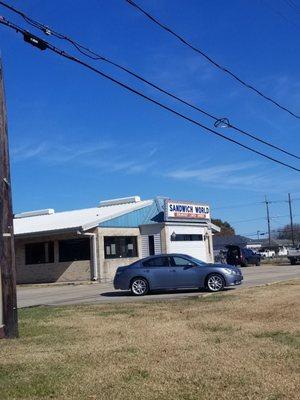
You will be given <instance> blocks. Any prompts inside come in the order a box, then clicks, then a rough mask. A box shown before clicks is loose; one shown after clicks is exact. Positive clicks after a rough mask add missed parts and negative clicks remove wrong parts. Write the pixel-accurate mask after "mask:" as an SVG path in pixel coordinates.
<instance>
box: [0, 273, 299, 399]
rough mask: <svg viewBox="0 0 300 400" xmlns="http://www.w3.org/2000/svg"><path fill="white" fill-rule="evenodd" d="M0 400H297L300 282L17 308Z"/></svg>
mask: <svg viewBox="0 0 300 400" xmlns="http://www.w3.org/2000/svg"><path fill="white" fill-rule="evenodd" d="M19 315H20V338H19V339H17V340H2V341H1V342H0V352H1V357H0V399H1V400H14V399H29V400H31V399H32V400H37V399H66V400H73V399H80V400H82V399H84V400H85V399H97V400H98V399H99V400H106V399H107V400H137V399H139V400H141V399H145V400H154V399H156V400H160V399H163V400H210V399H212V398H218V399H219V400H233V399H234V400H256V399H261V400H282V399H286V400H296V399H297V400H298V398H299V391H300V379H299V378H300V326H299V321H300V280H294V281H291V282H285V283H278V284H273V285H270V286H265V287H256V288H249V289H245V290H243V291H234V290H231V291H226V292H223V293H217V294H212V295H208V296H206V295H205V296H199V297H190V298H185V299H181V300H174V301H172V302H170V301H153V302H146V301H144V302H143V301H142V302H134V303H130V304H128V303H127V304H119V303H118V304H116V303H114V304H97V305H90V304H89V305H77V306H64V307H32V308H26V309H21V310H20V312H19Z"/></svg>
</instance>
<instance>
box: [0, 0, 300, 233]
mask: <svg viewBox="0 0 300 400" xmlns="http://www.w3.org/2000/svg"><path fill="white" fill-rule="evenodd" d="M137 1H138V2H139V4H141V5H142V6H143V7H144V8H146V9H147V10H149V11H150V12H151V13H152V14H153V15H156V16H158V17H159V18H160V19H161V20H162V21H163V22H165V23H166V24H167V25H169V26H171V27H173V28H174V29H175V30H176V31H177V32H178V33H181V34H182V35H183V36H185V37H186V38H187V39H188V40H190V41H191V42H192V43H194V44H196V45H197V46H199V47H201V48H202V49H203V50H205V51H206V52H207V53H208V54H209V55H211V56H212V57H214V58H215V59H216V60H218V61H219V62H220V63H221V64H223V65H225V66H227V67H229V68H231V69H232V70H233V71H234V72H235V73H236V74H238V75H240V76H241V77H242V78H244V79H245V80H247V81H249V82H251V83H253V84H254V85H256V86H257V87H258V88H260V89H261V90H262V91H264V92H265V93H266V94H268V95H270V96H272V97H273V98H274V99H277V100H278V101H279V102H281V103H282V104H283V105H285V106H287V107H289V108H290V109H292V110H293V111H295V112H296V113H298V114H299V113H300V68H299V62H300V52H299V40H298V37H299V34H300V17H299V15H297V14H296V13H294V12H293V10H292V9H291V8H290V7H289V6H288V5H287V3H286V2H284V1H279V0H278V1H277V2H275V3H274V2H271V1H268V0H266V1H260V0H252V1H250V0H239V1H238V0H236V1H234V0H232V1H230V2H224V1H222V0H203V1H201V2H200V1H196V0H189V1H187V2H182V1H179V0H173V1H167V0H159V1H158V0H147V1H146V0H137ZM10 3H11V4H13V5H14V6H16V7H19V8H20V9H22V10H23V11H25V12H26V13H27V14H29V15H31V16H32V17H34V18H35V19H37V20H40V21H41V22H44V23H46V24H48V25H49V26H52V27H53V28H56V30H58V31H60V32H64V33H66V34H67V35H69V36H72V37H73V38H75V39H77V40H78V41H81V42H82V43H84V44H87V45H88V46H89V47H90V48H93V49H95V50H97V51H99V52H100V53H102V54H103V55H105V56H107V57H109V58H112V59H113V60H115V61H118V62H120V63H122V64H123V65H125V66H127V67H130V68H131V69H134V70H135V71H136V72H138V73H140V74H141V75H143V76H144V77H146V78H148V79H150V80H152V81H154V82H156V83H158V84H159V85H161V86H162V87H164V88H166V89H168V90H171V91H172V92H174V93H175V94H176V95H178V96H181V97H183V98H184V99H186V100H188V101H191V102H193V103H195V104H197V105H199V106H201V107H203V108H205V109H207V110H208V111H210V112H212V113H214V114H216V115H219V116H220V117H225V116H227V117H228V118H229V119H230V121H232V122H233V123H235V124H236V125H238V126H240V127H242V128H244V129H246V130H249V131H250V132H253V133H255V134H257V135H259V136H261V137H262V138H264V139H266V140H269V141H272V142H273V143H274V144H277V145H279V146H281V147H284V148H286V149H288V150H290V151H292V152H295V153H300V151H299V150H300V137H299V129H300V121H299V120H296V119H295V118H292V117H291V116H289V115H288V114H286V113H285V112H283V111H281V110H279V109H277V108H275V107H274V106H272V105H271V104H270V103H268V102H266V101H264V100H263V99H261V98H259V97H258V96H256V95H255V94H253V93H251V92H249V91H248V90H246V89H245V88H243V87H241V86H240V85H238V84H237V83H236V82H235V81H233V80H232V79H231V78H229V77H228V76H226V75H224V74H223V73H222V72H220V71H218V70H216V69H215V68H214V67H213V66H211V65H210V64H208V63H207V62H206V61H205V60H204V59H203V58H201V57H200V56H199V55H197V54H196V53H194V52H192V51H191V50H190V49H188V48H187V47H185V46H183V45H182V44H181V43H180V42H178V41H177V40H175V39H174V38H172V37H171V36H169V35H168V34H167V33H166V32H164V31H162V30H160V29H159V28H158V27H157V26H155V25H154V24H152V23H151V22H150V21H148V20H147V19H145V18H144V17H143V16H142V15H141V14H139V13H137V12H136V11H135V10H134V9H133V8H132V7H130V6H128V5H127V4H126V2H125V1H124V0H111V1H104V0H90V1H89V2H87V1H81V0H77V1H76V2H74V1H71V0H65V1H63V2H61V1H57V0H53V1H51V2H50V1H48V2H45V1H40V0H32V1H12V0H11V2H10ZM299 8H300V4H299ZM1 13H2V14H3V15H4V16H5V17H7V18H9V19H10V20H13V21H15V22H17V23H20V25H22V26H26V25H25V23H24V22H23V21H22V20H21V19H19V18H17V17H16V16H14V15H12V14H11V13H9V12H8V11H6V10H4V9H2V8H1ZM283 16H284V17H283ZM32 30H33V29H32ZM33 31H34V30H33ZM0 35H1V36H0V37H1V42H0V43H1V53H2V58H3V64H4V68H5V85H6V95H7V106H8V117H9V134H10V152H11V164H12V165H11V168H12V179H13V200H14V210H15V212H21V211H25V210H32V209H40V208H54V209H55V210H56V211H60V210H66V209H74V208H85V207H90V206H94V205H96V204H98V202H99V201H100V200H103V199H108V198H114V197H123V196H129V195H133V194H134V195H135V194H137V195H140V196H141V197H142V198H143V199H146V198H153V197H155V196H156V195H163V196H168V197H171V198H174V199H188V200H199V201H203V202H208V203H209V204H211V206H212V208H213V209H215V210H214V211H213V216H214V217H219V218H222V219H226V220H228V221H229V222H231V223H232V224H233V225H234V226H235V228H236V230H237V231H238V232H239V233H254V232H256V231H257V230H260V231H265V230H266V221H265V220H264V217H265V208H264V205H263V204H262V203H261V202H262V201H263V200H264V195H267V196H268V198H269V199H271V200H284V199H286V198H287V193H288V192H291V193H292V195H293V196H294V197H295V198H300V176H299V173H297V172H293V171H292V170H289V169H286V168H284V167H280V166H277V165H276V164H273V163H271V162H269V161H267V160H264V159H263V158H260V157H259V156H255V155H253V154H251V153H249V152H247V151H244V150H242V149H240V148H238V147H237V146H235V145H233V144H229V143H226V142H225V141H222V140H220V139H218V138H216V137H214V136H211V135H209V134H207V133H205V132H204V131H202V130H201V129H200V128H197V127H195V126H193V125H191V124H189V123H188V122H185V121H183V120H180V119H178V118H176V117H175V116H173V115H170V114H168V113H167V112H165V111H163V110H161V109H159V108H158V107H156V106H155V105H153V104H149V103H147V102H146V101H144V100H142V99H140V98H137V97H136V96H135V95H133V94H130V93H127V92H126V91H125V90H123V89H121V88H119V87H117V86H115V85H114V84H112V83H111V82H109V81H106V80H104V79H102V78H100V77H98V76H97V75H94V74H93V73H91V72H90V71H87V70H84V69H83V68H82V67H80V66H79V65H76V64H74V63H71V62H70V61H68V60H65V59H62V58H61V57H59V56H57V55H55V54H53V53H50V52H47V51H46V52H41V51H39V50H37V49H35V48H33V47H31V46H29V45H27V44H25V43H24V42H23V40H22V36H21V35H16V34H15V33H14V32H13V31H10V30H8V29H7V28H2V27H1V30H0ZM48 39H49V41H52V43H54V44H56V45H57V46H59V47H63V48H64V49H66V50H69V51H72V52H73V53H74V54H75V50H73V49H72V48H70V46H68V45H67V44H66V43H64V42H60V41H57V40H54V39H53V38H51V37H49V38H48ZM94 64H95V65H97V66H98V67H100V68H102V69H103V70H104V71H106V72H107V73H110V74H112V75H114V76H115V77H118V78H119V79H121V80H122V81H124V82H127V83H129V84H130V85H132V86H134V87H136V88H138V89H140V90H143V91H144V92H145V93H146V94H147V95H150V96H153V97H155V98H156V99H158V100H160V101H163V102H164V103H165V104H168V105H169V106H172V107H174V108H176V109H177V110H178V111H180V112H184V113H186V114H187V115H189V116H192V117H193V118H195V119H197V120H199V121H201V122H203V123H205V124H207V125H208V126H210V127H212V123H211V121H210V120H208V119H206V118H203V116H202V115H201V114H199V113H197V112H193V111H190V110H189V109H188V108H186V107H184V106H183V105H180V104H176V103H175V102H174V101H172V100H169V99H167V98H165V97H163V96H162V95H160V94H159V93H157V92H155V91H154V89H151V88H147V87H145V86H143V85H141V84H140V83H138V82H136V81H134V80H133V79H132V78H129V77H128V76H126V75H125V74H123V73H120V72H118V70H116V69H113V68H111V67H109V66H107V65H105V64H102V63H101V62H94ZM221 133H224V134H227V135H230V136H231V137H232V138H235V139H237V140H241V141H243V143H245V144H248V145H252V146H255V147H256V148H257V149H259V150H263V151H265V152H266V153H268V154H269V155H273V156H277V158H279V159H281V160H283V161H286V162H290V163H291V164H294V165H295V166H298V167H299V166H300V163H299V162H298V164H297V161H296V160H295V161H294V160H293V159H292V158H290V157H288V156H283V155H282V154H281V153H278V152H275V151H270V150H269V149H268V148H267V147H263V146H261V145H259V144H258V143H255V142H253V141H250V140H248V139H247V138H245V137H242V136H241V135H240V134H238V133H234V132H230V131H229V130H222V131H221ZM239 205H244V207H239ZM231 206H232V207H231ZM294 214H295V220H299V219H300V218H299V217H297V216H298V215H299V216H300V201H295V203H294ZM287 215H288V208H287V203H274V204H272V205H271V216H272V217H273V218H272V228H276V227H279V226H281V225H283V224H285V223H287V222H288V218H287V217H286V216H287ZM245 220H249V221H248V222H245ZM239 221H242V222H239Z"/></svg>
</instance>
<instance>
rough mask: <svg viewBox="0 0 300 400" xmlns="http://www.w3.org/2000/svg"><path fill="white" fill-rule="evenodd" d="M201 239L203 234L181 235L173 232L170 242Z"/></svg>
mask: <svg viewBox="0 0 300 400" xmlns="http://www.w3.org/2000/svg"><path fill="white" fill-rule="evenodd" d="M196 240H197V241H202V240H203V235H181V234H179V235H178V234H175V235H173V234H172V235H171V241H172V242H191V241H196Z"/></svg>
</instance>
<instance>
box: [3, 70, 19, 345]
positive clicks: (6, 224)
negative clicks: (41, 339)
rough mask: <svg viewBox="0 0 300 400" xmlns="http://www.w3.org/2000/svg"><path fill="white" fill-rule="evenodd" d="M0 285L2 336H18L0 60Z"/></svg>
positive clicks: (10, 204) (5, 124)
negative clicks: (0, 287) (0, 294)
mask: <svg viewBox="0 0 300 400" xmlns="http://www.w3.org/2000/svg"><path fill="white" fill-rule="evenodd" d="M0 272H1V280H0V284H1V286H2V289H1V290H0V293H1V292H2V299H1V300H2V301H1V300H0V306H1V305H2V310H1V314H0V315H1V316H2V318H1V319H2V321H0V327H1V324H2V325H3V326H2V329H1V328H0V329H1V331H2V337H3V336H4V337H5V338H15V337H18V311H17V296H16V272H15V250H14V232H13V212H12V195H11V184H10V167H9V152H8V132H7V119H6V104H5V93H4V83H3V67H2V63H1V62H0Z"/></svg>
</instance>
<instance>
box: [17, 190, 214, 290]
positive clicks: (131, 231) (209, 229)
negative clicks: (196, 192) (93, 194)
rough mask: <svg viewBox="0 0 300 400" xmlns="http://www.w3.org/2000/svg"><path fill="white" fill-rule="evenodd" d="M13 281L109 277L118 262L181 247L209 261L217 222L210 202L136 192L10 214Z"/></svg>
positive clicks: (178, 250)
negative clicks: (88, 204) (81, 205)
mask: <svg viewBox="0 0 300 400" xmlns="http://www.w3.org/2000/svg"><path fill="white" fill-rule="evenodd" d="M14 230H15V238H16V241H15V243H16V266H17V282H18V283H33V282H55V281H78V280H90V279H92V280H100V281H109V280H111V279H112V278H113V276H114V273H115V270H116V268H117V267H119V266H120V265H128V264H130V263H132V262H134V261H136V260H137V259H138V258H143V257H147V256H149V255H154V254H160V253H185V254H189V255H191V256H194V257H196V258H199V259H201V260H203V261H206V262H213V250H212V249H213V247H212V235H213V232H214V231H220V228H218V227H217V226H215V225H213V224H212V223H211V220H210V209H209V206H208V205H206V204H202V203H195V202H188V201H173V200H171V199H167V198H161V197H160V198H156V199H153V200H144V201H142V200H141V199H140V198H139V197H138V196H133V197H128V198H122V199H114V200H107V201H102V202H100V204H99V206H98V207H94V208H88V209H83V210H73V211H66V212H59V213H55V212H54V210H52V209H47V210H40V211H33V212H28V213H22V214H18V215H15V220H14Z"/></svg>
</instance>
